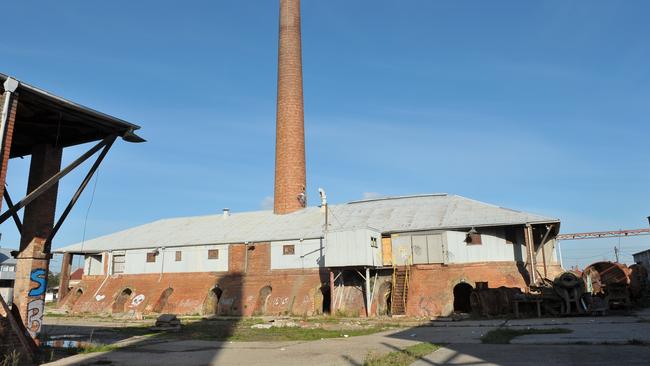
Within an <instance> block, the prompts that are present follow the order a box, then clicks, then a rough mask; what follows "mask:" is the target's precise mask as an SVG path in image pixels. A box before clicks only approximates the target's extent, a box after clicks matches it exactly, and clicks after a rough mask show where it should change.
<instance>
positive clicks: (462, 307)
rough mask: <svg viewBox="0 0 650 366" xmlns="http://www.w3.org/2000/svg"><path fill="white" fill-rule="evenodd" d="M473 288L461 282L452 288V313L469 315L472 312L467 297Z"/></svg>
mask: <svg viewBox="0 0 650 366" xmlns="http://www.w3.org/2000/svg"><path fill="white" fill-rule="evenodd" d="M472 290H474V288H473V287H472V285H470V284H468V283H465V282H461V283H459V284H457V285H456V286H454V311H457V312H461V313H469V312H471V311H472V305H471V303H470V300H469V297H470V295H471V294H472Z"/></svg>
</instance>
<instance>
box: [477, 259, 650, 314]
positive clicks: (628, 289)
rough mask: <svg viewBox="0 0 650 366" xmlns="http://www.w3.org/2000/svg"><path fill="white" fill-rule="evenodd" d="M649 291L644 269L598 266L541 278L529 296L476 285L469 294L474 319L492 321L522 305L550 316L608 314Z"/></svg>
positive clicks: (503, 289) (605, 263)
mask: <svg viewBox="0 0 650 366" xmlns="http://www.w3.org/2000/svg"><path fill="white" fill-rule="evenodd" d="M649 290H650V283H649V282H648V271H647V270H646V269H645V268H644V267H643V266H641V265H638V264H633V265H631V266H629V267H628V266H626V265H625V264H622V263H614V262H596V263H594V264H592V265H590V266H588V267H587V268H585V270H584V271H583V272H581V273H579V272H571V271H569V272H563V273H561V274H560V275H558V276H557V277H555V278H554V279H553V280H550V279H546V278H542V279H541V280H540V281H539V282H538V283H537V284H536V285H532V286H530V292H529V293H523V292H522V291H521V290H520V289H519V288H511V287H499V288H489V287H488V285H487V282H477V283H476V289H474V290H473V291H472V293H471V294H470V298H469V300H470V305H471V307H472V312H473V313H474V314H475V315H480V316H485V317H490V316H498V315H505V314H510V313H512V312H513V310H514V312H515V314H517V315H518V310H519V307H520V306H521V305H527V306H529V307H530V305H533V306H534V307H536V309H537V313H538V316H540V315H541V309H542V308H543V309H544V313H546V314H551V315H563V316H566V315H580V314H585V313H599V312H600V313H603V314H604V313H605V312H606V311H607V310H608V309H610V308H611V307H616V306H619V307H621V306H622V307H626V308H627V307H629V306H631V304H632V302H633V301H635V300H638V299H641V298H642V297H643V295H644V294H646V293H647V292H648V291H649Z"/></svg>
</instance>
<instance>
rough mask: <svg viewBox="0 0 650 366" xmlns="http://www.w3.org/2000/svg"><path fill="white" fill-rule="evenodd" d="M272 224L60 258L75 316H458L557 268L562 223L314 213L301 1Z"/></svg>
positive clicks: (284, 32) (76, 250) (384, 207)
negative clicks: (482, 291) (473, 300)
mask: <svg viewBox="0 0 650 366" xmlns="http://www.w3.org/2000/svg"><path fill="white" fill-rule="evenodd" d="M279 32H280V34H279V50H278V94H277V116H276V117H277V119H276V160H275V191H274V194H275V196H274V210H273V211H259V212H243V213H233V214H230V213H229V211H224V213H223V214H219V215H213V216H202V217H188V218H174V219H167V220H160V221H156V222H153V223H150V224H146V225H142V226H138V227H135V228H131V229H128V230H125V231H122V232H118V233H115V234H112V235H107V236H104V237H101V238H97V239H94V240H89V241H86V242H84V243H83V244H76V245H72V246H68V247H65V248H62V249H60V250H58V252H60V253H63V255H64V260H63V267H62V279H61V281H62V282H61V289H62V291H65V290H67V289H68V283H67V281H68V276H69V273H70V270H71V264H72V261H73V256H74V255H82V256H84V258H85V261H84V263H85V265H84V266H85V267H84V273H85V275H84V277H83V279H82V281H80V282H79V284H78V285H77V286H75V287H73V288H72V289H71V290H70V293H69V294H67V296H63V295H65V294H61V298H62V299H61V306H62V307H64V308H67V309H69V310H71V311H73V312H93V313H120V314H121V313H131V314H132V315H138V314H144V313H161V312H170V313H178V314H217V315H253V314H296V315H312V314H319V313H324V312H330V313H340V314H345V315H354V316H356V315H360V316H374V315H381V314H406V315H412V316H437V315H448V314H449V313H451V312H453V311H454V310H458V311H468V310H469V309H468V307H469V292H470V291H471V289H472V288H473V287H474V286H476V283H478V282H482V283H485V282H487V283H488V285H489V286H491V287H497V286H510V287H519V288H526V287H527V286H528V285H529V284H531V283H535V282H537V279H539V278H540V277H542V276H543V277H550V278H552V277H553V273H555V272H557V271H558V270H559V269H560V268H559V265H558V264H557V261H556V257H555V240H554V237H555V236H556V235H557V233H558V232H559V226H560V225H559V221H558V220H557V219H553V218H547V217H542V216H537V215H532V214H527V213H524V212H519V211H514V210H509V209H505V208H501V207H498V206H494V205H490V204H486V203H482V202H477V201H474V200H471V199H468V198H464V197H460V196H455V195H447V194H430V195H420V196H404V197H389V198H381V199H373V200H366V201H357V202H349V203H345V204H336V205H328V204H327V202H326V199H325V195H324V192H322V191H321V199H322V200H321V206H320V207H306V203H307V199H306V194H307V189H306V187H307V181H306V161H305V140H304V108H303V84H302V56H301V33H300V2H299V0H280V27H279Z"/></svg>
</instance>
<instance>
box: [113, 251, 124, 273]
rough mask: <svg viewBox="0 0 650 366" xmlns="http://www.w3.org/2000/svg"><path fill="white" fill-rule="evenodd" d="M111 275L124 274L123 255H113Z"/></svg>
mask: <svg viewBox="0 0 650 366" xmlns="http://www.w3.org/2000/svg"><path fill="white" fill-rule="evenodd" d="M113 273H124V254H115V255H113Z"/></svg>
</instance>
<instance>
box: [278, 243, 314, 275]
mask: <svg viewBox="0 0 650 366" xmlns="http://www.w3.org/2000/svg"><path fill="white" fill-rule="evenodd" d="M323 252H324V247H323V240H322V239H308V240H303V241H300V240H293V241H275V242H271V269H292V268H318V267H322V266H323Z"/></svg>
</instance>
